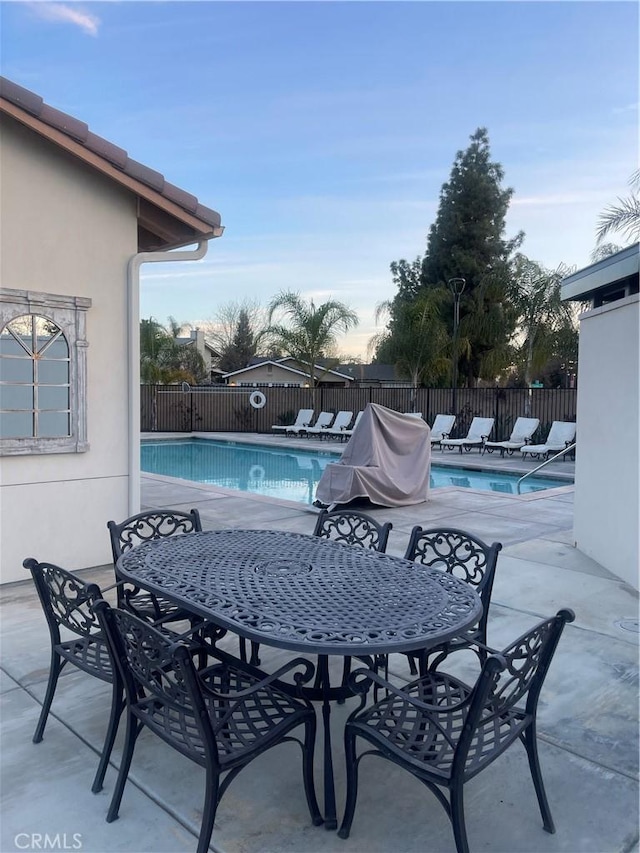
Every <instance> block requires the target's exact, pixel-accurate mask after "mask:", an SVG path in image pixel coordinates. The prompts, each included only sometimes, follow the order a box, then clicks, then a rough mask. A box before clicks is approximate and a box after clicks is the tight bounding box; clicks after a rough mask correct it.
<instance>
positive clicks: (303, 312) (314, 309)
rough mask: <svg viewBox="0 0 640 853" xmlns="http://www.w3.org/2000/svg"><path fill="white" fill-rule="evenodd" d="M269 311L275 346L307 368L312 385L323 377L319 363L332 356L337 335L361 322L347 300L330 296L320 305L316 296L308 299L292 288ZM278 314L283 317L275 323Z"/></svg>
mask: <svg viewBox="0 0 640 853" xmlns="http://www.w3.org/2000/svg"><path fill="white" fill-rule="evenodd" d="M268 311H269V314H268V317H269V327H268V330H267V336H268V338H269V340H270V343H271V345H272V346H274V347H276V348H278V349H279V350H281V351H282V352H283V353H285V354H286V355H288V356H290V357H291V358H293V359H295V361H297V362H298V363H299V364H300V365H302V366H303V367H304V368H305V370H306V371H307V372H308V374H309V376H310V383H311V385H312V387H315V386H316V385H317V381H318V379H319V378H321V377H318V376H317V375H316V365H318V364H319V363H321V362H322V361H323V360H324V359H326V358H329V357H330V356H331V355H332V353H333V351H334V349H335V347H336V344H337V336H338V335H339V334H341V333H344V332H348V331H349V330H350V329H353V328H354V327H355V326H357V324H358V315H357V314H356V313H355V311H352V310H351V308H349V307H348V306H347V305H345V304H344V303H343V302H338V301H336V300H334V299H329V300H327V301H326V302H323V303H322V304H320V305H317V306H316V304H315V302H314V301H313V299H310V300H305V299H303V298H302V296H301V295H300V294H299V293H294V292H293V291H290V290H287V291H281V292H280V293H278V294H277V295H276V296H275V297H274V298H273V299H272V300H271V303H270V305H269V309H268ZM278 315H279V318H280V319H279V320H278V321H277V322H274V318H276V317H277V316H278ZM334 363H337V362H336V361H335V360H334ZM327 369H328V368H327Z"/></svg>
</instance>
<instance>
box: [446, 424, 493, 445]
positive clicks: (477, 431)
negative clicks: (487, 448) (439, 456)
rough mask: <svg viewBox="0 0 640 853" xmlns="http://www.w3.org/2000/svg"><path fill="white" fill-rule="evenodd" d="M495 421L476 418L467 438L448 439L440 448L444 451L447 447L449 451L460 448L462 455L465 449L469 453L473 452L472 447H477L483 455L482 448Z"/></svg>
mask: <svg viewBox="0 0 640 853" xmlns="http://www.w3.org/2000/svg"><path fill="white" fill-rule="evenodd" d="M494 420H495V418H474V419H473V420H472V421H471V426H470V427H469V432H468V433H467V435H466V437H465V438H447V439H445V440H444V441H443V442H441V445H440V446H441V447H442V448H443V449H444V448H445V447H447V448H449V450H453V448H455V447H459V448H460V453H462V448H463V447H464V449H465V450H467V451H468V450H471V448H472V447H477V448H478V450H479V451H480V452H481V453H482V447H483V445H484V443H485V441H486V440H487V439H488V438H489V436H490V435H491V430H492V429H493V423H494Z"/></svg>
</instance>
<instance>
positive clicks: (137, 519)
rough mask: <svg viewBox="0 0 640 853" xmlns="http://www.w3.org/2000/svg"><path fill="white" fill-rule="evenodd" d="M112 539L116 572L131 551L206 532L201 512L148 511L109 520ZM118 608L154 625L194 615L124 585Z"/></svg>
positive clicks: (130, 585)
mask: <svg viewBox="0 0 640 853" xmlns="http://www.w3.org/2000/svg"><path fill="white" fill-rule="evenodd" d="M107 528H108V529H109V538H110V540H111V553H112V555H113V565H114V569H115V570H116V580H120V578H118V575H117V569H116V563H117V562H118V559H119V558H120V557H121V556H122V555H123V554H124V553H126V552H127V551H130V550H131V549H132V548H135V547H137V546H138V545H141V544H142V543H143V542H150V541H152V540H154V539H164V538H165V537H167V536H176V535H180V534H184V533H195V532H200V531H201V530H202V522H201V521H200V513H199V512H198V510H197V509H192V510H191V511H190V512H181V511H179V510H173V509H171V510H160V509H153V510H146V511H145V512H139V513H137V514H136V515H132V516H131V517H130V518H126V519H125V520H124V521H121V522H120V523H117V522H115V521H108V522H107ZM118 607H121V608H123V609H124V610H129V611H131V613H134V614H135V615H136V616H139V617H140V618H141V619H145V620H147V621H151V622H157V621H159V620H162V621H163V622H181V621H184V620H191V619H192V618H193V616H192V614H190V613H189V612H188V611H186V610H184V609H183V608H181V607H177V606H176V605H175V604H173V603H172V602H170V601H167V600H166V599H164V598H161V597H160V596H157V595H154V594H153V593H151V592H147V591H146V590H143V589H140V587H138V586H134V585H132V584H128V583H123V584H120V585H119V586H118Z"/></svg>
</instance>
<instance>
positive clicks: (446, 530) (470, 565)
mask: <svg viewBox="0 0 640 853" xmlns="http://www.w3.org/2000/svg"><path fill="white" fill-rule="evenodd" d="M501 550H502V544H501V543H500V542H494V543H493V544H492V545H487V544H486V542H483V541H482V539H478V537H476V536H473V535H472V534H471V533H466V532H465V531H464V530H457V529H456V528H453V527H440V528H432V529H429V530H423V528H422V527H420V526H419V525H417V526H416V527H414V528H413V530H412V531H411V537H410V539H409V544H408V546H407V550H406V551H405V554H404V558H405V560H410V561H411V562H412V563H420V565H423V566H428V567H430V568H434V569H441V570H443V571H445V572H448V573H449V574H451V575H454V576H455V577H457V578H460V579H461V580H463V581H465V583H468V584H470V585H471V586H472V587H473V588H474V589H475V591H476V592H477V593H478V595H479V596H480V600H481V601H482V617H481V618H480V621H479V622H478V626H477V629H476V634H477V637H478V639H479V640H480V641H481V642H482V643H485V644H486V642H487V619H488V616H489V603H490V601H491V591H492V589H493V580H494V577H495V571H496V564H497V561H498V554H499V553H500V551H501Z"/></svg>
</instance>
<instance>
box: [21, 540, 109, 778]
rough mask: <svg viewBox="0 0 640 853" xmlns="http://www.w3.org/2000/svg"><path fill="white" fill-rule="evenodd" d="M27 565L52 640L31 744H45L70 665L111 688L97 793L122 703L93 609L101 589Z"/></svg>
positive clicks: (46, 566) (62, 572)
mask: <svg viewBox="0 0 640 853" xmlns="http://www.w3.org/2000/svg"><path fill="white" fill-rule="evenodd" d="M23 565H24V567H25V569H28V570H29V571H30V572H31V576H32V577H33V581H34V584H35V587H36V590H37V592H38V598H39V599H40V604H41V605H42V609H43V611H44V615H45V618H46V620H47V626H48V628H49V635H50V638H51V666H50V668H49V680H48V683H47V690H46V693H45V697H44V701H43V703H42V710H41V712H40V718H39V720H38V724H37V726H36V730H35V733H34V735H33V742H34V743H40V741H41V740H42V737H43V735H44V729H45V726H46V724H47V718H48V716H49V711H50V709H51V703H52V702H53V697H54V695H55V692H56V687H57V684H58V678H59V676H60V673H61V672H62V670H63V669H64V667H65V666H66V664H67V663H71V664H73V666H76V667H78V669H81V670H82V671H83V672H87V673H89V675H94V676H95V677H96V678H99V679H100V680H101V681H106V682H108V683H109V684H111V685H112V701H111V716H110V720H109V725H108V727H107V734H106V738H105V742H104V747H103V750H102V756H101V759H100V764H99V766H98V770H97V773H96V776H95V779H94V781H93V785H92V790H93V792H94V793H96V792H97V791H100V790H101V788H102V783H103V781H104V775H105V773H106V770H107V766H108V763H109V757H110V755H111V749H112V747H113V742H114V740H115V736H116V733H117V729H118V721H119V719H120V715H121V713H122V708H123V704H124V703H123V699H122V683H121V681H120V678H119V676H118V674H117V673H114V671H113V668H112V665H111V658H110V655H109V649H108V644H107V639H106V637H105V635H104V633H103V632H102V629H101V627H100V625H99V623H98V619H97V618H96V616H95V614H94V613H93V611H92V609H91V603H92V602H93V601H96V600H97V599H99V598H101V592H100V588H99V587H98V585H97V584H95V583H85V581H84V580H82V578H79V577H77V576H76V575H74V574H73V573H72V572H68V571H67V570H66V569H61V568H60V567H59V566H55V565H54V564H53V563H39V562H38V561H37V560H35V559H33V558H32V557H30V558H28V559H26V560H24V562H23ZM61 628H62V630H63V632H64V634H65V636H64V637H63V636H62V635H61V630H60V629H61Z"/></svg>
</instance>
